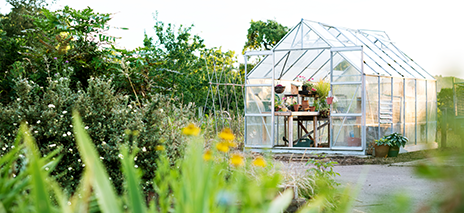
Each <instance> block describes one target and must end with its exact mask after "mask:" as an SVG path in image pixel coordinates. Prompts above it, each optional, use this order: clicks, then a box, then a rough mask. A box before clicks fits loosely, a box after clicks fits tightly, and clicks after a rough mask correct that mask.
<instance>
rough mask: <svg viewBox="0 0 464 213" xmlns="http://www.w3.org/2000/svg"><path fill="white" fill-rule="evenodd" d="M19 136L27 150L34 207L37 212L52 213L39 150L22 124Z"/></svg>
mask: <svg viewBox="0 0 464 213" xmlns="http://www.w3.org/2000/svg"><path fill="white" fill-rule="evenodd" d="M20 132H21V133H20V134H22V135H23V138H24V143H25V144H26V147H27V148H28V150H29V153H28V154H29V155H30V161H29V166H28V170H29V173H30V175H31V184H32V190H31V192H32V193H31V194H32V197H33V200H34V206H35V209H36V211H37V212H41V213H47V212H52V205H51V202H50V199H49V198H50V195H49V193H48V189H47V186H48V184H47V183H46V178H45V176H46V174H45V172H44V171H43V170H41V168H42V165H41V164H42V162H43V160H42V159H40V154H39V150H38V149H37V147H36V144H35V142H34V139H33V138H32V137H31V134H30V133H29V132H28V130H27V126H26V125H25V124H22V125H21V127H20Z"/></svg>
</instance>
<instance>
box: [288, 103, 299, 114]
mask: <svg viewBox="0 0 464 213" xmlns="http://www.w3.org/2000/svg"><path fill="white" fill-rule="evenodd" d="M299 107H300V105H299V104H297V103H296V101H295V102H293V103H292V104H290V110H292V111H294V112H298V108H299Z"/></svg>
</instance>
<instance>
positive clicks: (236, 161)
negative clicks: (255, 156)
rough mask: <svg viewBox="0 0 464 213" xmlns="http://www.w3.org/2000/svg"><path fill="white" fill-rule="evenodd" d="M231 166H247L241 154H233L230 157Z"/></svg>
mask: <svg viewBox="0 0 464 213" xmlns="http://www.w3.org/2000/svg"><path fill="white" fill-rule="evenodd" d="M230 164H232V165H233V166H243V165H244V164H245V160H243V156H242V155H240V154H232V155H231V156H230Z"/></svg>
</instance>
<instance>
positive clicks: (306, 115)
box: [274, 111, 319, 147]
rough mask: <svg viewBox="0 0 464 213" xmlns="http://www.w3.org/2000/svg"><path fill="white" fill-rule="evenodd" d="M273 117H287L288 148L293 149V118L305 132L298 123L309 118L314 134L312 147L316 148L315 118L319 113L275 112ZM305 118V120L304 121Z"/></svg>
mask: <svg viewBox="0 0 464 213" xmlns="http://www.w3.org/2000/svg"><path fill="white" fill-rule="evenodd" d="M274 115H275V116H285V117H288V119H287V122H288V147H293V119H294V117H295V118H296V119H297V120H298V122H299V125H300V126H301V127H302V128H303V129H304V130H305V132H307V130H306V129H305V127H304V126H303V125H302V124H301V123H300V121H301V120H307V118H311V117H312V120H313V132H314V138H313V141H314V146H316V147H317V116H318V115H319V112H291V111H287V112H275V114H274ZM305 118H306V119H305Z"/></svg>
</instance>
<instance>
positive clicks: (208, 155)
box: [203, 149, 213, 161]
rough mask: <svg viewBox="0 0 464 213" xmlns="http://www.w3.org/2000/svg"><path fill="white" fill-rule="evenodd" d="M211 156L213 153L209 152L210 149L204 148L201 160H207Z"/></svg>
mask: <svg viewBox="0 0 464 213" xmlns="http://www.w3.org/2000/svg"><path fill="white" fill-rule="evenodd" d="M212 157H213V154H212V153H211V150H209V149H208V150H206V151H205V153H204V154H203V160H205V161H209V160H211V158H212Z"/></svg>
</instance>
